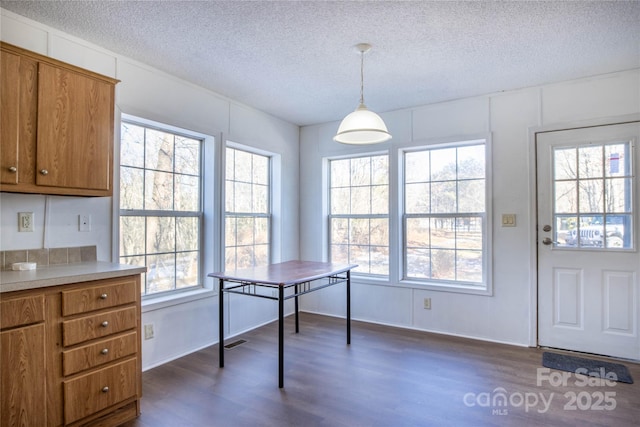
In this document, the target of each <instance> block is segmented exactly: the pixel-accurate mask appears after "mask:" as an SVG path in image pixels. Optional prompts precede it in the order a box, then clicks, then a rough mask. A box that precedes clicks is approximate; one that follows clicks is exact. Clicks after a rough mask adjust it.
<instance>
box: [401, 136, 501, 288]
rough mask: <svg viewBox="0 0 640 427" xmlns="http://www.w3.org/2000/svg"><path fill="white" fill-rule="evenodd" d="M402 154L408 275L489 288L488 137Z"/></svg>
mask: <svg viewBox="0 0 640 427" xmlns="http://www.w3.org/2000/svg"><path fill="white" fill-rule="evenodd" d="M402 155H403V171H404V174H403V175H404V176H403V184H402V185H403V195H404V198H403V201H404V213H403V216H402V235H403V248H402V250H403V255H402V259H403V263H404V265H403V279H404V280H409V281H411V282H418V283H425V284H430V285H441V286H464V287H472V288H480V289H486V288H487V276H488V273H487V270H488V265H487V264H488V259H489V256H488V250H487V247H488V233H487V230H488V225H487V208H486V207H487V200H488V194H487V191H488V186H487V168H486V143H485V141H469V142H464V143H458V144H449V145H446V146H432V147H428V148H421V149H413V150H406V151H404V152H403V153H402Z"/></svg>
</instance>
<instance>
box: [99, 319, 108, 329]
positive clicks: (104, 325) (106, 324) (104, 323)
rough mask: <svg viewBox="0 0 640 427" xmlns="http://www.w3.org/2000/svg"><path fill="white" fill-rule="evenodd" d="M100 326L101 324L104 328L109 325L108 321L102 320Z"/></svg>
mask: <svg viewBox="0 0 640 427" xmlns="http://www.w3.org/2000/svg"><path fill="white" fill-rule="evenodd" d="M100 326H102V327H103V328H106V327H107V326H109V322H107V321H106V320H105V321H104V322H102V323H101V324H100Z"/></svg>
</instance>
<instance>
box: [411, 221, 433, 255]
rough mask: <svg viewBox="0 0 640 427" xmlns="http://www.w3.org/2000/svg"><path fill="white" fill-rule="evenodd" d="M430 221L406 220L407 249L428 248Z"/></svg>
mask: <svg viewBox="0 0 640 427" xmlns="http://www.w3.org/2000/svg"><path fill="white" fill-rule="evenodd" d="M430 223H431V221H430V220H429V219H428V218H408V219H407V221H406V230H407V233H406V240H407V243H406V245H407V247H424V248H428V247H429V246H430V242H431V227H430V226H429V224H430Z"/></svg>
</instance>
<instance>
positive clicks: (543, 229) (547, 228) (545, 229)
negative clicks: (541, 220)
mask: <svg viewBox="0 0 640 427" xmlns="http://www.w3.org/2000/svg"><path fill="white" fill-rule="evenodd" d="M542 231H546V232H547V233H548V232H549V231H551V226H550V225H549V224H547V225H545V226H544V227H542Z"/></svg>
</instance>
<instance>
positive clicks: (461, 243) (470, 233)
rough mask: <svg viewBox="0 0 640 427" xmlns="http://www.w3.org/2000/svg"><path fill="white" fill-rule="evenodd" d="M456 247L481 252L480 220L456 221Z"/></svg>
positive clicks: (463, 219)
mask: <svg viewBox="0 0 640 427" xmlns="http://www.w3.org/2000/svg"><path fill="white" fill-rule="evenodd" d="M456 247H457V248H458V249H476V250H480V251H482V221H481V220H480V218H458V219H457V220H456Z"/></svg>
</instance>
